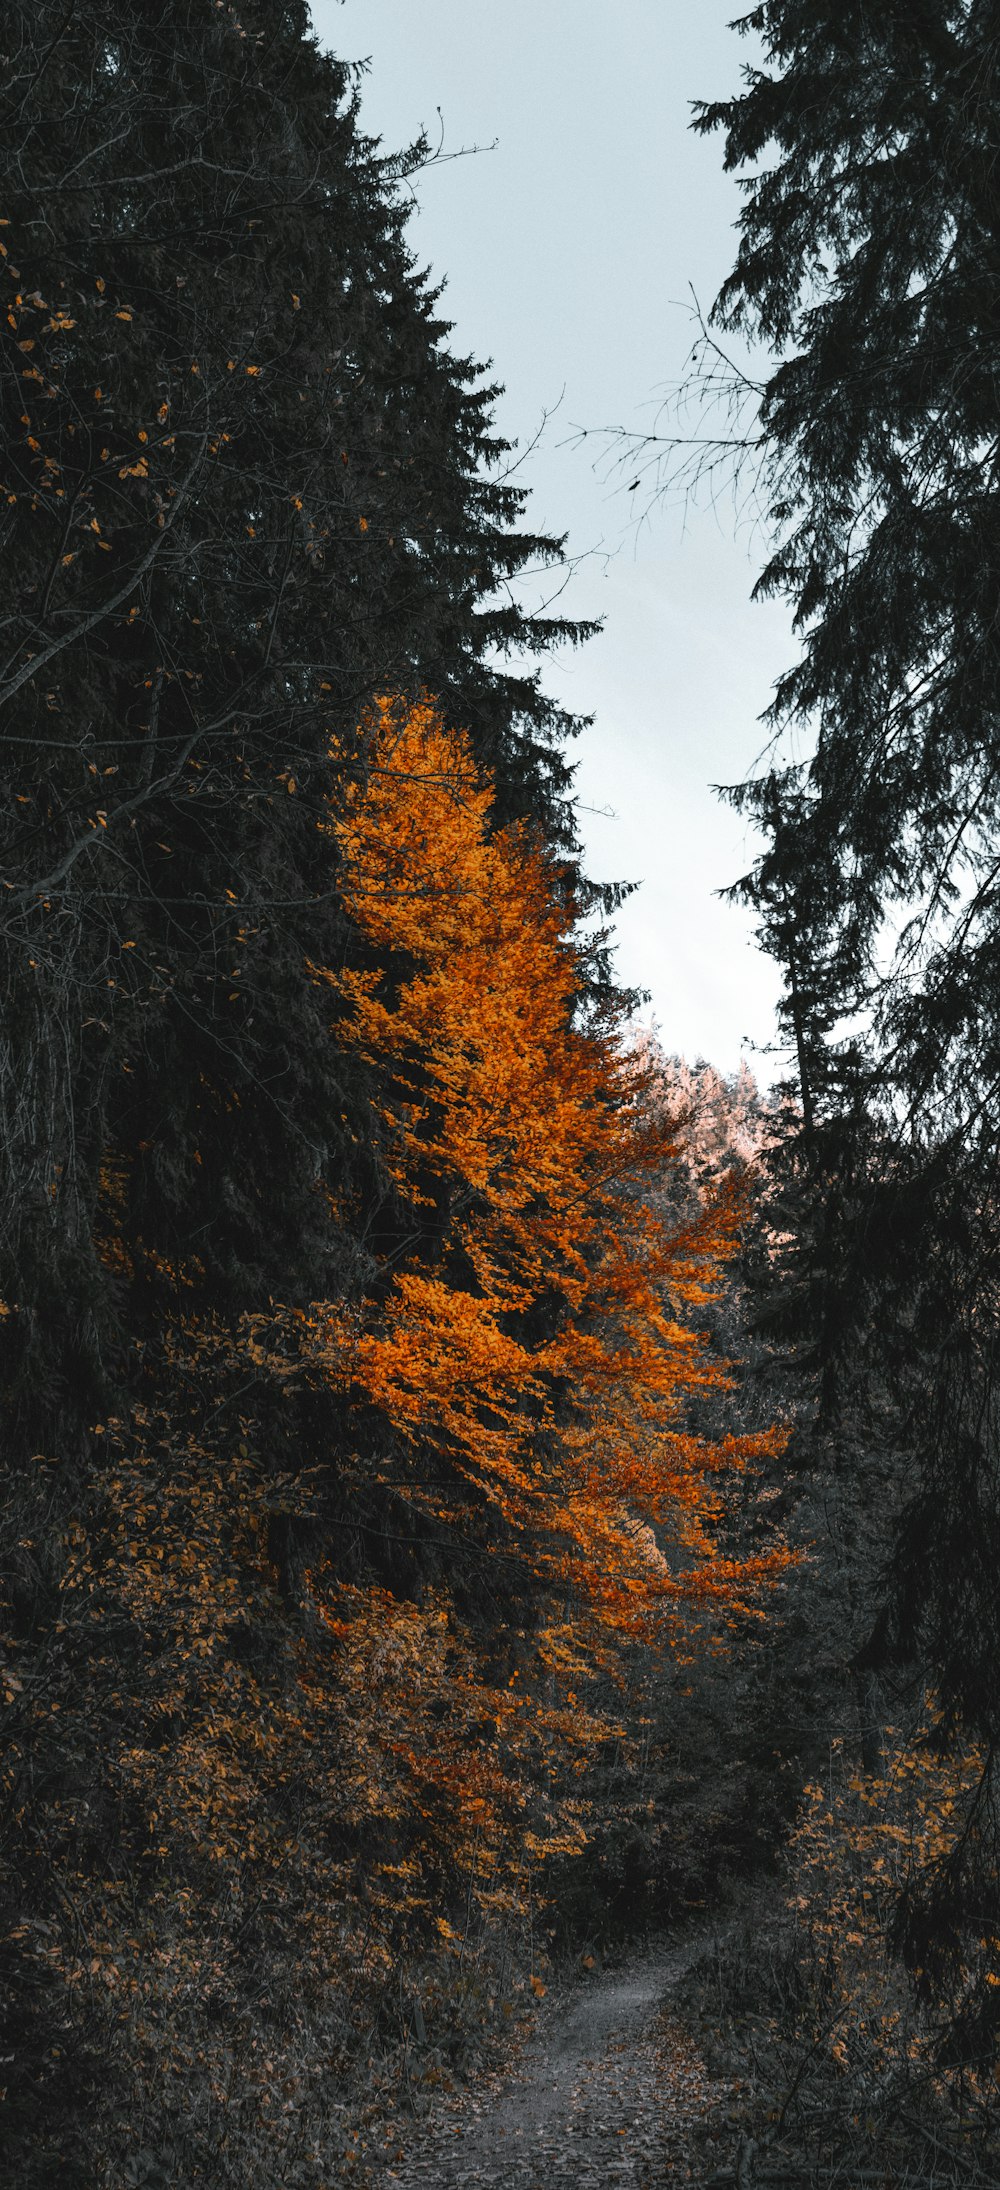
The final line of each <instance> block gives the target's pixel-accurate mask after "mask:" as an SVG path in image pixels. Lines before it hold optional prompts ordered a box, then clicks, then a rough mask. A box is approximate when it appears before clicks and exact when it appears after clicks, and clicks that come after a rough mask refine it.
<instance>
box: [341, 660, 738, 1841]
mask: <svg viewBox="0 0 1000 2190" xmlns="http://www.w3.org/2000/svg"><path fill="white" fill-rule="evenodd" d="M366 729H367V749H368V763H369V765H368V769H367V773H366V780H365V782H364V784H363V785H359V786H357V787H356V788H355V789H354V790H353V791H352V792H351V793H350V794H349V795H348V798H347V801H346V811H344V812H342V813H341V814H340V815H338V816H337V818H336V819H334V818H332V817H331V819H330V820H329V822H328V823H327V824H326V826H327V827H328V828H329V830H330V832H331V834H333V835H334V836H335V837H336V840H337V846H338V852H339V857H340V862H341V867H342V885H341V886H342V889H343V892H344V897H345V901H346V904H347V907H348V909H349V911H350V913H351V915H352V917H353V920H354V923H355V925H356V930H357V936H358V950H357V953H356V961H355V963H354V964H353V965H351V966H349V967H348V968H346V969H341V970H337V971H334V970H332V969H324V968H319V967H316V968H314V969H313V970H314V974H315V978H316V980H317V981H319V982H322V983H324V984H325V985H327V986H328V987H329V988H330V989H331V990H332V991H333V992H334V994H335V996H336V999H337V1002H338V1010H339V1016H338V1021H337V1028H336V1031H337V1039H338V1042H339V1043H341V1044H343V1045H345V1046H347V1047H348V1048H352V1049H353V1050H354V1051H355V1052H356V1053H357V1054H358V1056H359V1057H360V1058H361V1059H362V1060H363V1061H364V1062H365V1064H366V1065H367V1067H368V1069H369V1071H370V1073H371V1075H372V1082H373V1085H374V1087H375V1089H376V1090H377V1093H376V1096H375V1103H376V1107H377V1110H378V1113H379V1118H380V1126H381V1135H382V1149H383V1162H384V1167H385V1169H384V1211H383V1218H382V1235H381V1243H380V1251H379V1254H378V1274H377V1279H376V1282H375V1283H374V1284H373V1286H372V1287H371V1289H370V1298H369V1302H368V1305H367V1307H366V1308H365V1309H364V1310H363V1311H361V1312H360V1313H358V1314H355V1315H354V1316H353V1317H352V1318H349V1317H348V1316H347V1315H346V1314H344V1313H342V1312H339V1313H338V1312H335V1311H332V1310H331V1311H330V1312H329V1313H328V1314H327V1315H326V1316H325V1317H322V1316H321V1317H320V1318H319V1319H318V1322H317V1326H316V1330H315V1338H314V1341H313V1346H314V1352H315V1355H316V1357H317V1358H321V1359H322V1360H323V1362H324V1364H325V1368H326V1373H327V1374H328V1376H329V1377H330V1379H331V1380H332V1381H334V1382H335V1383H336V1382H338V1381H339V1382H340V1383H341V1384H342V1386H343V1388H344V1391H345V1394H348V1393H349V1394H350V1398H351V1402H352V1405H353V1408H354V1410H355V1414H356V1416H357V1418H358V1419H359V1420H361V1419H364V1420H366V1421H368V1422H369V1423H370V1421H371V1420H372V1418H373V1417H374V1418H375V1419H377V1420H378V1421H379V1422H380V1423H381V1425H382V1429H383V1437H382V1442H381V1444H379V1445H377V1446H376V1448H375V1449H376V1455H377V1457H376V1458H375V1460H374V1461H371V1462H370V1463H369V1464H370V1466H371V1467H373V1468H374V1471H375V1474H376V1477H377V1482H378V1485H379V1486H380V1487H381V1488H382V1489H384V1490H385V1491H386V1492H387V1493H389V1494H391V1495H392V1497H393V1498H394V1499H395V1501H396V1510H397V1512H401V1513H402V1514H403V1515H404V1518H405V1521H406V1526H407V1527H408V1528H409V1529H410V1530H411V1531H412V1533H413V1537H414V1540H415V1541H419V1540H421V1538H422V1537H424V1536H431V1537H432V1538H433V1539H434V1540H435V1541H436V1543H437V1545H438V1548H439V1549H440V1547H441V1546H442V1545H445V1546H446V1545H447V1543H448V1542H449V1540H451V1541H453V1542H454V1543H455V1545H456V1547H457V1546H458V1545H461V1546H462V1547H463V1550H464V1551H467V1550H468V1547H469V1546H470V1545H474V1546H475V1547H476V1550H477V1553H478V1555H479V1557H480V1560H481V1562H482V1567H483V1569H484V1571H485V1573H486V1576H487V1585H488V1587H490V1588H492V1589H493V1591H494V1592H495V1591H496V1590H498V1589H500V1590H503V1589H506V1590H507V1591H508V1592H509V1591H510V1589H511V1582H510V1575H511V1569H512V1567H513V1569H514V1571H515V1573H518V1574H519V1575H520V1577H521V1579H520V1581H519V1583H518V1585H517V1589H516V1590H515V1591H514V1598H513V1612H512V1616H511V1625H512V1629H514V1630H516V1634H517V1641H518V1647H517V1649H515V1650H514V1651H513V1656H514V1659H515V1673H517V1672H518V1671H519V1673H520V1678H521V1679H522V1681H524V1682H525V1683H526V1684H527V1686H528V1687H529V1688H530V1685H531V1681H532V1674H533V1672H534V1675H535V1676H536V1694H542V1693H544V1697H545V1701H546V1708H547V1709H549V1710H552V1709H555V1710H556V1711H557V1714H558V1724H556V1723H555V1722H552V1721H549V1722H547V1727H546V1731H547V1734H548V1736H549V1737H550V1738H552V1739H554V1738H555V1737H557V1736H558V1737H559V1739H566V1738H569V1739H573V1738H575V1739H576V1740H581V1739H584V1740H585V1739H587V1738H592V1737H593V1736H594V1735H595V1734H596V1733H597V1732H598V1731H599V1729H598V1728H597V1726H596V1724H595V1723H594V1722H592V1721H591V1720H589V1719H588V1718H587V1716H586V1713H585V1712H584V1710H583V1706H582V1704H581V1702H580V1695H581V1692H582V1688H583V1683H584V1681H585V1680H586V1678H587V1676H588V1674H593V1673H595V1672H596V1671H597V1670H599V1669H600V1670H606V1669H607V1668H608V1667H609V1666H613V1665H614V1662H615V1659H616V1655H617V1653H619V1652H620V1650H621V1648H622V1647H623V1646H624V1645H626V1644H630V1643H634V1642H635V1641H637V1640H639V1641H645V1642H651V1641H656V1640H662V1639H663V1638H664V1637H665V1636H669V1635H673V1634H676V1632H677V1630H678V1627H679V1625H681V1624H682V1622H683V1615H684V1610H685V1607H686V1606H688V1605H690V1604H691V1603H692V1602H695V1601H697V1602H704V1601H705V1600H706V1599H714V1600H715V1601H716V1602H717V1603H718V1604H719V1606H720V1608H721V1611H722V1613H723V1616H732V1615H733V1614H734V1613H735V1611H737V1610H738V1609H741V1608H743V1607H744V1606H745V1605H746V1604H747V1602H748V1599H749V1597H750V1596H751V1595H752V1594H753V1593H754V1592H755V1591H757V1590H758V1589H759V1587H760V1585H761V1584H762V1583H763V1582H764V1581H766V1580H767V1579H768V1578H769V1577H771V1576H772V1575H773V1574H774V1573H775V1572H776V1571H777V1570H778V1569H779V1567H780V1565H781V1563H782V1553H781V1552H780V1550H776V1551H772V1552H771V1553H770V1555H768V1556H765V1557H761V1558H757V1559H754V1560H752V1561H745V1562H743V1563H742V1564H736V1563H734V1562H733V1561H732V1560H727V1559H726V1558H724V1557H723V1556H722V1554H721V1553H720V1551H719V1550H718V1548H717V1544H716V1540H715V1524H716V1522H717V1520H718V1518H719V1513H720V1476H721V1474H722V1472H723V1471H728V1470H733V1469H739V1468H741V1467H744V1466H745V1465H746V1464H747V1462H748V1461H750V1460H753V1459H755V1458H757V1457H760V1456H762V1455H763V1454H764V1453H765V1452H768V1451H772V1450H773V1449H774V1448H775V1444H776V1442H777V1440H778V1435H779V1433H776V1432H774V1431H772V1430H767V1431H764V1432H762V1433H761V1434H760V1435H758V1436H755V1437H742V1438H734V1437H729V1438H725V1439H723V1440H722V1441H721V1442H717V1443H712V1442H709V1441H706V1440H705V1439H704V1438H703V1437H700V1436H699V1435H697V1434H695V1433H694V1431H693V1430H692V1429H691V1428H690V1427H689V1424H688V1419H687V1418H688V1414H689V1411H690V1408H691V1404H692V1401H693V1400H695V1399H697V1398H699V1397H701V1396H703V1395H704V1394H705V1393H706V1392H707V1391H710V1390H711V1389H713V1388H718V1387H719V1386H721V1385H724V1384H725V1382H726V1368H725V1365H724V1364H723V1363H721V1362H720V1361H719V1360H718V1358H717V1357H716V1356H714V1355H713V1354H712V1353H711V1352H710V1350H709V1347H708V1344H707V1341H706V1340H705V1339H704V1337H703V1336H701V1335H699V1332H698V1329H697V1321H698V1314H699V1310H701V1309H703V1308H704V1306H705V1305H706V1303H708V1302H709V1301H710V1300H711V1299H713V1298H714V1297H715V1294H716V1291H717V1288H718V1285H719V1282H720V1275H721V1271H722V1268H723V1265H724V1263H725V1261H726V1258H727V1257H728V1256H729V1255H730V1254H731V1253H732V1251H733V1248H734V1245H735V1242H736V1237H737V1231H738V1226H739V1221H740V1202H739V1197H738V1195H737V1193H736V1191H735V1189H732V1188H731V1189H729V1190H727V1191H725V1192H723V1193H722V1194H720V1195H719V1196H717V1197H716V1199H715V1200H714V1201H713V1202H711V1203H710V1204H709V1205H708V1206H707V1207H706V1208H705V1209H704V1210H703V1211H702V1212H701V1213H699V1214H698V1216H697V1217H696V1218H695V1219H694V1220H692V1221H691V1222H690V1223H688V1224H687V1225H685V1226H684V1227H683V1228H680V1229H673V1230H671V1229H669V1228H668V1227H667V1226H666V1225H665V1224H664V1223H663V1221H662V1220H660V1219H658V1218H657V1216H656V1215H655V1213H654V1211H653V1210H652V1208H651V1207H650V1206H649V1202H648V1200H647V1199H644V1188H648V1186H649V1185H650V1183H651V1182H652V1181H654V1180H655V1179H656V1178H658V1177H659V1176H660V1175H661V1174H662V1171H663V1168H664V1166H665V1165H666V1164H667V1163H668V1162H669V1160H670V1157H671V1154H672V1151H673V1146H674V1143H673V1140H672V1137H671V1129H670V1128H669V1127H667V1126H664V1124H663V1123H662V1122H660V1121H659V1120H658V1119H657V1117H656V1114H655V1112H654V1110H653V1109H652V1108H651V1106H650V1105H648V1104H647V1103H646V1101H645V1095H646V1088H645V1080H644V1073H643V1070H642V1068H641V1066H640V1065H639V1064H637V1062H636V1060H635V1057H634V1055H631V1054H630V1053H629V1051H628V1050H627V1048H626V1046H625V1045H624V1044H623V1042H622V1040H621V1031H622V1030H621V1027H620V1024H619V1022H618V1020H617V1019H616V1016H615V1014H614V1011H613V1009H612V1010H607V1011H606V1012H605V1013H604V1015H603V1017H601V1018H599V1019H597V1020H596V1021H593V1022H588V1020H587V1019H586V1018H585V1017H584V1016H583V1015H582V1014H581V1011H580V1008H579V1000H580V997H581V992H582V990H583V987H584V978H583V963H582V953H581V946H580V943H579V941H578V939H577V936H576V914H575V909H574V907H573V905H572V903H571V902H569V901H568V900H567V897H566V893H565V890H564V889H563V886H562V878H561V875H560V871H559V869H558V867H557V866H555V865H554V864H553V863H552V861H551V860H550V859H549V858H548V857H547V856H546V854H545V852H544V850H543V849H542V848H541V847H540V846H539V845H538V843H537V842H536V841H535V840H534V838H533V837H532V836H531V834H530V833H529V832H528V831H527V830H526V829H524V828H522V827H518V826H513V827H509V828H506V829H501V830H495V829H493V828H492V827H491V808H492V799H493V794H492V786H491V784H490V782H489V780H488V778H486V777H485V776H484V774H483V773H482V772H481V771H480V770H478V769H477V768H476V766H475V765H474V762H473V759H472V754H471V748H470V744H469V741H468V739H467V738H466V737H465V736H464V735H463V734H462V733H461V732H455V731H452V730H449V729H447V728H446V727H445V725H444V723H443V721H442V719H441V717H440V715H439V713H438V711H437V710H436V709H435V707H434V706H433V704H432V703H431V702H430V701H424V702H422V703H420V704H418V705H404V704H402V703H396V702H394V701H392V700H388V699H386V700H383V701H381V702H380V703H379V705H378V707H377V708H376V709H375V710H374V712H373V714H372V717H371V720H370V722H369V723H368V725H367V726H366ZM385 1211H391V1215H390V1216H388V1217H387V1216H386V1215H385ZM338 1213H339V1215H340V1216H341V1218H342V1219H343V1217H344V1216H345V1215H346V1214H347V1212H346V1211H345V1210H344V1209H343V1207H341V1208H340V1209H339V1212H338ZM373 1236H377V1228H373ZM369 1449H370V1446H369ZM456 1555H457V1552H456ZM317 1586H320V1585H319V1583H318V1581H317ZM526 1587H527V1596H525V1589H526ZM518 1590H519V1591H520V1596H518ZM332 1596H333V1598H336V1596H337V1592H336V1589H335V1588H334V1589H333V1592H332ZM364 1616H365V1615H364V1608H363V1606H362V1605H360V1604H359V1602H358V1599H357V1597H356V1596H355V1597H354V1599H353V1600H352V1603H351V1605H350V1606H344V1605H342V1604H341V1606H340V1609H339V1613H338V1614H337V1616H336V1617H335V1618H334V1614H333V1610H332V1600H331V1618H334V1625H335V1628H336V1631H337V1633H338V1634H339V1635H340V1636H341V1638H342V1640H343V1643H344V1647H345V1648H348V1647H349V1644H348V1638H349V1636H350V1635H351V1633H352V1632H354V1624H355V1623H356V1622H357V1621H358V1619H359V1618H363V1617H364ZM379 1617H380V1618H381V1617H382V1615H380V1616H379ZM377 1626H378V1621H376V1627H377ZM508 1647H510V1644H508ZM497 1654H498V1653H497V1649H496V1639H495V1637H494V1640H493V1645H492V1655H493V1656H494V1658H496V1657H497ZM500 1655H502V1652H501V1653H500ZM539 1674H543V1676H544V1678H543V1681H542V1685H541V1688H539V1686H538V1682H537V1676H538V1675H539ZM500 1692H502V1691H498V1693H500ZM503 1717H504V1712H503V1711H502V1710H499V1709H498V1711H497V1712H495V1713H494V1727H495V1730H496V1731H497V1732H498V1733H499V1732H500V1731H501V1720H502V1718H503ZM519 1731H520V1737H521V1742H522V1748H523V1742H524V1738H525V1733H526V1729H525V1725H524V1721H523V1720H522V1721H521V1722H520V1728H519ZM536 1731H537V1726H536ZM539 1845H542V1843H541V1842H539Z"/></svg>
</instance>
